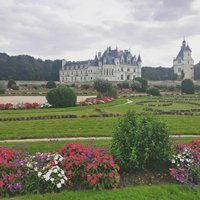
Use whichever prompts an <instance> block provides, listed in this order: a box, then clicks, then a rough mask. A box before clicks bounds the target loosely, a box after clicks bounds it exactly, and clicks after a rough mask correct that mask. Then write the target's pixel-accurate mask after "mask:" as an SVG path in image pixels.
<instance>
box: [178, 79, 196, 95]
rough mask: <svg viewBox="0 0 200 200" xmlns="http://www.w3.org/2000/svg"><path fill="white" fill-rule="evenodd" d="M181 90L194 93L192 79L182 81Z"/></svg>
mask: <svg viewBox="0 0 200 200" xmlns="http://www.w3.org/2000/svg"><path fill="white" fill-rule="evenodd" d="M181 92H182V93H186V94H194V83H193V81H192V80H191V79H184V80H183V81H182V83H181Z"/></svg>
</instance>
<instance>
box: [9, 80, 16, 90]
mask: <svg viewBox="0 0 200 200" xmlns="http://www.w3.org/2000/svg"><path fill="white" fill-rule="evenodd" d="M12 85H16V82H15V81H14V80H12V79H11V80H9V81H8V86H7V87H8V88H11V86H12Z"/></svg>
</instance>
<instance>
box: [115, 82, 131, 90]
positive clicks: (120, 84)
mask: <svg viewBox="0 0 200 200" xmlns="http://www.w3.org/2000/svg"><path fill="white" fill-rule="evenodd" d="M117 86H118V87H119V88H124V89H128V88H130V84H129V82H128V81H123V82H122V83H119V84H117Z"/></svg>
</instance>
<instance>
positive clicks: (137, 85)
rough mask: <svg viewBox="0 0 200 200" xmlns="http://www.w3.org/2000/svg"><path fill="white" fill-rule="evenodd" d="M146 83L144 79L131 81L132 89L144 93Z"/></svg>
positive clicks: (138, 78)
mask: <svg viewBox="0 0 200 200" xmlns="http://www.w3.org/2000/svg"><path fill="white" fill-rule="evenodd" d="M147 87H148V81H147V80H146V79H145V78H141V77H137V78H135V79H134V80H133V84H132V88H133V89H134V90H136V91H138V92H146V90H147Z"/></svg>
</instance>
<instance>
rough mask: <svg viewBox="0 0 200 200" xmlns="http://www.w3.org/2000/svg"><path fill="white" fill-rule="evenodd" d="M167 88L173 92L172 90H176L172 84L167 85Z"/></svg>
mask: <svg viewBox="0 0 200 200" xmlns="http://www.w3.org/2000/svg"><path fill="white" fill-rule="evenodd" d="M168 90H169V91H170V92H174V91H175V90H176V87H175V86H173V85H171V86H169V87H168Z"/></svg>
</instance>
